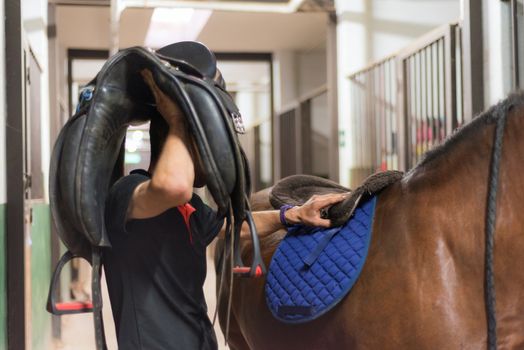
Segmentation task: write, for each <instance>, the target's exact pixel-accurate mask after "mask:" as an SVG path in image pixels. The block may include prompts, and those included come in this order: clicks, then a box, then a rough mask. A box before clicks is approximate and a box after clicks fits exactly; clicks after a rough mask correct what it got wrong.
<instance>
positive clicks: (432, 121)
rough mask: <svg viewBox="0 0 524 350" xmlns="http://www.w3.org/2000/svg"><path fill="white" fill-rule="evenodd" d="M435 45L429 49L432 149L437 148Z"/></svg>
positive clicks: (429, 113) (429, 126)
mask: <svg viewBox="0 0 524 350" xmlns="http://www.w3.org/2000/svg"><path fill="white" fill-rule="evenodd" d="M434 49H435V44H434V43H433V44H431V46H430V47H429V67H430V70H431V73H430V85H431V96H430V107H429V112H428V115H429V118H430V124H429V125H428V128H429V130H431V140H430V141H431V147H434V146H435V113H434V111H435V100H434V97H435V75H434V73H435V64H434V57H433V55H434V51H435V50H434Z"/></svg>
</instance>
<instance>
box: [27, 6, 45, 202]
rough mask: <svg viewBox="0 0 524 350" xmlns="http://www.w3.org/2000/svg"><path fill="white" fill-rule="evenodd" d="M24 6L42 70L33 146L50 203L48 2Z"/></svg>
mask: <svg viewBox="0 0 524 350" xmlns="http://www.w3.org/2000/svg"><path fill="white" fill-rule="evenodd" d="M21 6H22V27H23V31H24V34H25V38H26V40H27V42H28V44H29V47H30V49H31V51H32V52H33V54H34V56H35V58H36V61H37V62H38V64H39V66H40V68H41V69H42V74H41V78H40V79H41V80H40V87H41V90H40V103H41V109H40V116H41V122H40V123H41V124H40V125H41V128H40V130H41V144H40V145H32V147H38V148H40V149H41V152H42V153H41V154H42V172H43V174H44V196H45V197H44V198H45V199H46V201H47V202H48V201H49V200H48V198H49V197H48V196H49V194H48V183H49V154H50V140H49V130H50V126H49V71H48V66H49V64H48V45H47V1H44V0H24V1H22V2H21Z"/></svg>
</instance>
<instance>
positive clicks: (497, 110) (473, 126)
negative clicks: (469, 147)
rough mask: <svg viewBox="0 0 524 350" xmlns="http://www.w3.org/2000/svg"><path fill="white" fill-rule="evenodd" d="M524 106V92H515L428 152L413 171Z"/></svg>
mask: <svg viewBox="0 0 524 350" xmlns="http://www.w3.org/2000/svg"><path fill="white" fill-rule="evenodd" d="M523 105H524V91H519V92H515V93H513V94H511V95H509V96H508V97H507V98H506V99H504V100H502V101H500V102H499V103H497V104H496V105H494V106H492V107H491V108H489V109H488V110H487V111H485V112H482V113H481V114H479V115H478V116H476V117H474V118H473V120H472V121H471V122H470V123H468V124H466V125H463V126H461V127H459V128H457V129H456V130H455V131H454V132H453V133H452V134H451V135H450V136H449V137H448V138H447V139H446V140H445V141H444V142H443V143H442V144H440V145H439V146H436V147H435V148H433V149H431V150H429V151H428V152H426V153H425V154H424V155H423V156H422V159H421V160H420V161H419V163H418V164H417V165H416V166H415V167H414V168H413V169H412V171H413V170H416V169H418V168H421V167H424V166H426V165H428V164H429V163H431V162H432V161H434V160H435V159H437V158H440V156H442V155H444V154H447V153H448V152H449V151H450V150H451V149H452V148H453V147H454V146H455V145H456V144H457V143H458V142H460V141H462V140H463V139H464V138H467V137H469V136H471V135H472V134H473V133H475V132H477V131H478V130H480V129H482V128H484V127H486V126H488V125H490V124H493V123H495V122H496V121H497V120H498V118H500V116H502V115H503V114H504V113H508V112H509V111H510V110H511V109H512V108H515V107H522V106H523Z"/></svg>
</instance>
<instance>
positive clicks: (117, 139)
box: [47, 41, 265, 349]
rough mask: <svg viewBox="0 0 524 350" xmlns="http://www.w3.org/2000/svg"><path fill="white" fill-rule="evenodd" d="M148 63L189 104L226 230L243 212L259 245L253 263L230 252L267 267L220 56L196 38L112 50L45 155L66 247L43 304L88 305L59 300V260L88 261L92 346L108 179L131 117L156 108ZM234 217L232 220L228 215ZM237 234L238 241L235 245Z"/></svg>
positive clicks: (114, 176)
mask: <svg viewBox="0 0 524 350" xmlns="http://www.w3.org/2000/svg"><path fill="white" fill-rule="evenodd" d="M144 69H148V70H150V71H151V72H152V74H153V78H154V80H155V82H156V84H157V85H158V86H159V88H160V89H161V90H162V91H163V92H164V93H165V94H166V95H167V96H169V97H170V98H171V99H173V100H174V101H176V102H177V104H178V106H179V107H180V109H181V110H182V112H183V113H184V114H185V116H186V118H187V122H188V125H189V129H190V133H191V135H192V137H193V138H194V141H195V143H196V146H197V148H198V151H199V153H200V156H201V158H202V163H203V167H204V172H205V176H206V184H207V186H208V189H209V191H210V193H211V195H212V197H213V199H214V201H215V203H216V205H217V215H219V216H220V217H226V219H227V223H228V225H227V226H228V232H227V234H228V235H229V236H234V238H236V239H234V241H236V242H238V241H239V239H238V238H239V233H240V228H241V225H242V223H243V222H244V221H247V222H248V224H249V226H250V229H251V235H252V239H253V242H254V244H255V245H254V247H255V258H254V259H253V263H252V264H251V266H250V267H246V266H244V265H243V263H242V261H241V259H240V254H235V256H236V261H235V265H236V266H235V272H236V273H237V274H240V275H243V276H255V275H260V274H262V273H264V272H265V267H264V265H263V262H262V259H261V258H260V253H259V248H258V238H257V234H256V230H255V227H254V224H253V220H252V216H251V213H250V209H249V203H248V201H247V198H248V197H249V193H250V175H249V169H248V164H247V160H246V157H245V155H244V153H243V151H242V148H241V147H240V144H239V141H238V138H237V133H242V132H244V129H243V124H242V119H241V115H240V113H239V110H238V108H237V106H236V105H235V103H234V101H233V99H232V98H231V96H230V95H229V94H228V93H227V91H226V89H225V88H226V87H225V82H224V80H223V78H222V76H221V74H220V71H219V70H218V68H217V66H216V58H215V56H214V54H213V53H212V52H211V51H210V50H209V49H208V48H207V47H205V46H204V45H202V44H200V43H198V42H189V41H188V42H179V43H175V44H172V45H169V46H167V47H164V48H162V49H160V50H158V51H157V52H154V51H152V50H148V49H145V48H142V47H133V48H129V49H125V50H122V51H120V52H119V53H117V54H116V55H114V56H112V57H111V58H109V60H108V61H107V62H106V63H105V65H104V66H103V68H102V69H101V71H100V72H99V73H98V74H97V76H96V78H95V79H94V80H93V81H92V82H91V83H89V84H88V86H86V87H85V88H84V89H83V90H82V92H81V95H80V99H79V101H80V102H79V105H78V108H77V112H76V113H75V114H74V115H73V116H72V117H71V118H70V119H69V120H68V121H67V123H66V124H65V125H64V127H63V128H62V130H61V132H60V134H59V136H58V139H57V141H56V143H55V146H54V149H53V152H52V156H51V164H50V184H49V193H50V205H51V211H52V215H53V218H54V222H55V224H56V228H57V232H58V235H59V236H60V238H61V240H62V241H63V243H64V244H65V246H66V247H67V249H68V252H67V253H66V254H64V256H63V257H62V258H61V259H60V261H59V263H58V266H57V268H56V270H55V272H54V274H53V280H52V283H51V287H50V291H49V298H48V305H47V308H48V310H49V311H50V312H52V313H53V314H65V313H76V312H85V311H91V310H92V309H91V308H90V305H80V306H78V307H74V306H71V305H67V304H63V303H62V304H60V303H57V302H56V301H55V294H56V293H55V290H56V288H55V287H56V286H57V285H58V282H59V281H58V280H59V274H60V271H61V269H62V267H63V266H64V265H65V264H66V263H67V262H68V261H69V260H70V259H72V258H73V257H81V258H84V259H86V260H88V261H89V262H90V263H91V265H92V266H93V279H92V288H93V310H94V312H95V329H96V336H97V348H98V349H101V348H105V343H104V337H103V328H102V327H101V324H102V321H101V312H100V311H101V297H100V285H99V284H100V268H101V263H102V261H101V248H103V247H110V245H111V243H110V241H109V239H108V235H107V232H106V226H105V220H104V213H105V200H106V198H107V195H108V191H109V189H110V187H111V185H112V184H113V183H114V182H115V181H116V180H118V178H120V177H121V176H122V175H123V159H124V142H125V135H126V131H127V127H128V126H130V125H138V124H143V123H145V122H147V121H148V120H150V119H151V118H152V117H153V116H155V115H156V116H157V117H158V111H157V110H156V106H155V100H154V97H153V94H152V93H151V91H150V90H149V87H148V86H147V85H146V83H145V82H144V80H143V78H142V76H141V74H140V72H141V71H142V70H144ZM233 219H234V228H232V225H231V223H232V221H233ZM236 242H235V246H236V245H237V244H236Z"/></svg>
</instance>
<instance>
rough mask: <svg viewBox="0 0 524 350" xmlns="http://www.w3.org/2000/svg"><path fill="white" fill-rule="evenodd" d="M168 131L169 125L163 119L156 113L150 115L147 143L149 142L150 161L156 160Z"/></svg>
mask: <svg viewBox="0 0 524 350" xmlns="http://www.w3.org/2000/svg"><path fill="white" fill-rule="evenodd" d="M168 132H169V125H168V124H167V122H166V121H165V119H164V118H163V117H162V116H161V115H160V114H156V115H153V117H151V124H150V125H149V143H150V144H151V161H150V162H151V163H153V162H155V163H156V162H157V161H158V158H159V157H160V152H161V151H162V147H163V145H164V142H165V141H166V138H167V134H168Z"/></svg>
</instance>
